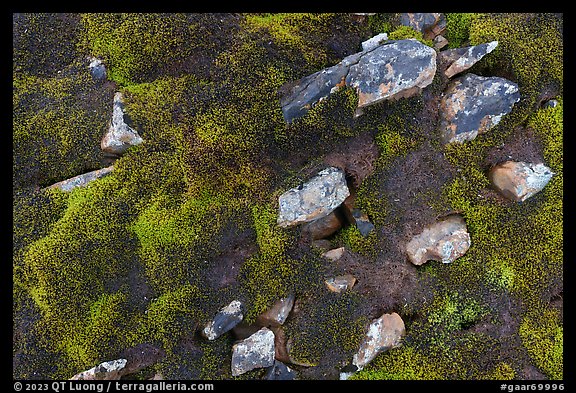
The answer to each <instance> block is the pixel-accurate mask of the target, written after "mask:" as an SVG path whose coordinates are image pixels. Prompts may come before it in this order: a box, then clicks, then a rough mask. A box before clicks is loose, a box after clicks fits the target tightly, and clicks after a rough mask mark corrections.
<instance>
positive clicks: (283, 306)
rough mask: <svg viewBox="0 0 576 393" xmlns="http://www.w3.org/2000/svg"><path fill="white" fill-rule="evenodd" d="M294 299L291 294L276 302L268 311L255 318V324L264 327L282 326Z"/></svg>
mask: <svg viewBox="0 0 576 393" xmlns="http://www.w3.org/2000/svg"><path fill="white" fill-rule="evenodd" d="M294 298H295V297H294V294H291V295H289V296H288V297H285V298H283V299H280V300H278V301H277V302H276V303H274V305H273V306H272V307H271V308H270V309H268V310H267V311H266V312H264V313H262V314H261V315H259V316H258V318H256V323H258V324H260V325H261V326H266V327H270V326H280V325H283V324H284V322H286V318H288V314H290V311H291V310H292V307H293V306H294Z"/></svg>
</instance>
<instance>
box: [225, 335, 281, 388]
mask: <svg viewBox="0 0 576 393" xmlns="http://www.w3.org/2000/svg"><path fill="white" fill-rule="evenodd" d="M272 365H274V333H273V332H272V330H270V329H268V328H265V327H264V328H262V329H260V330H258V331H257V332H256V333H254V334H253V335H251V336H250V337H248V338H247V339H245V340H242V341H240V342H238V343H236V344H234V345H233V346H232V376H234V377H237V376H238V375H241V374H244V373H246V372H248V371H250V370H253V369H255V368H263V367H271V366H272Z"/></svg>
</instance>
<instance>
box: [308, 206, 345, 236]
mask: <svg viewBox="0 0 576 393" xmlns="http://www.w3.org/2000/svg"><path fill="white" fill-rule="evenodd" d="M340 228H342V221H341V220H340V218H339V217H338V215H337V214H336V213H335V212H332V213H330V214H328V215H327V216H326V217H322V218H319V219H317V220H314V221H312V222H310V223H308V224H306V226H305V227H304V228H303V231H304V232H305V233H307V234H308V235H309V236H310V238H311V239H312V240H320V239H326V238H327V237H329V236H331V235H333V234H334V233H336V232H337V231H338V230H339V229H340Z"/></svg>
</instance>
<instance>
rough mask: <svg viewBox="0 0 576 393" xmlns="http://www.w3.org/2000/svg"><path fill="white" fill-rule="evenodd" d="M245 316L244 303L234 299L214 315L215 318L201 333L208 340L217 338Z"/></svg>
mask: <svg viewBox="0 0 576 393" xmlns="http://www.w3.org/2000/svg"><path fill="white" fill-rule="evenodd" d="M243 318H244V315H243V314H242V303H240V301H238V300H233V301H232V302H231V303H230V304H229V305H227V306H226V307H224V308H222V309H221V310H220V311H219V312H218V313H217V314H216V316H214V319H213V320H212V321H211V322H210V323H208V325H206V327H204V329H202V331H201V334H202V335H203V336H204V337H206V338H207V339H208V340H211V341H212V340H215V339H217V338H218V337H220V336H221V335H222V334H224V333H226V332H227V331H229V330H232V329H233V328H234V326H236V325H237V324H238V323H240V321H242V319H243Z"/></svg>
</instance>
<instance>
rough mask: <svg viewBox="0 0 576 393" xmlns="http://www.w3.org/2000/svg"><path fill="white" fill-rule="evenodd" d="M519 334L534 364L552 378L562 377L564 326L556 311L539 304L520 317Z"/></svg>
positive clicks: (559, 378)
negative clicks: (536, 307)
mask: <svg viewBox="0 0 576 393" xmlns="http://www.w3.org/2000/svg"><path fill="white" fill-rule="evenodd" d="M519 334H520V337H521V339H522V344H523V345H524V346H525V347H526V349H527V351H528V354H529V355H530V357H531V358H532V359H533V360H534V362H535V364H536V366H537V367H538V368H539V369H540V370H542V371H543V372H544V373H545V374H546V376H547V377H548V378H550V379H554V380H562V379H563V378H564V371H563V369H564V360H563V354H564V328H563V326H562V325H561V323H560V320H559V316H558V312H557V311H556V310H554V309H551V308H550V307H546V306H541V307H539V308H538V309H534V310H531V311H530V312H528V313H527V314H526V315H525V316H524V318H523V319H522V323H521V324H520V328H519Z"/></svg>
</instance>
